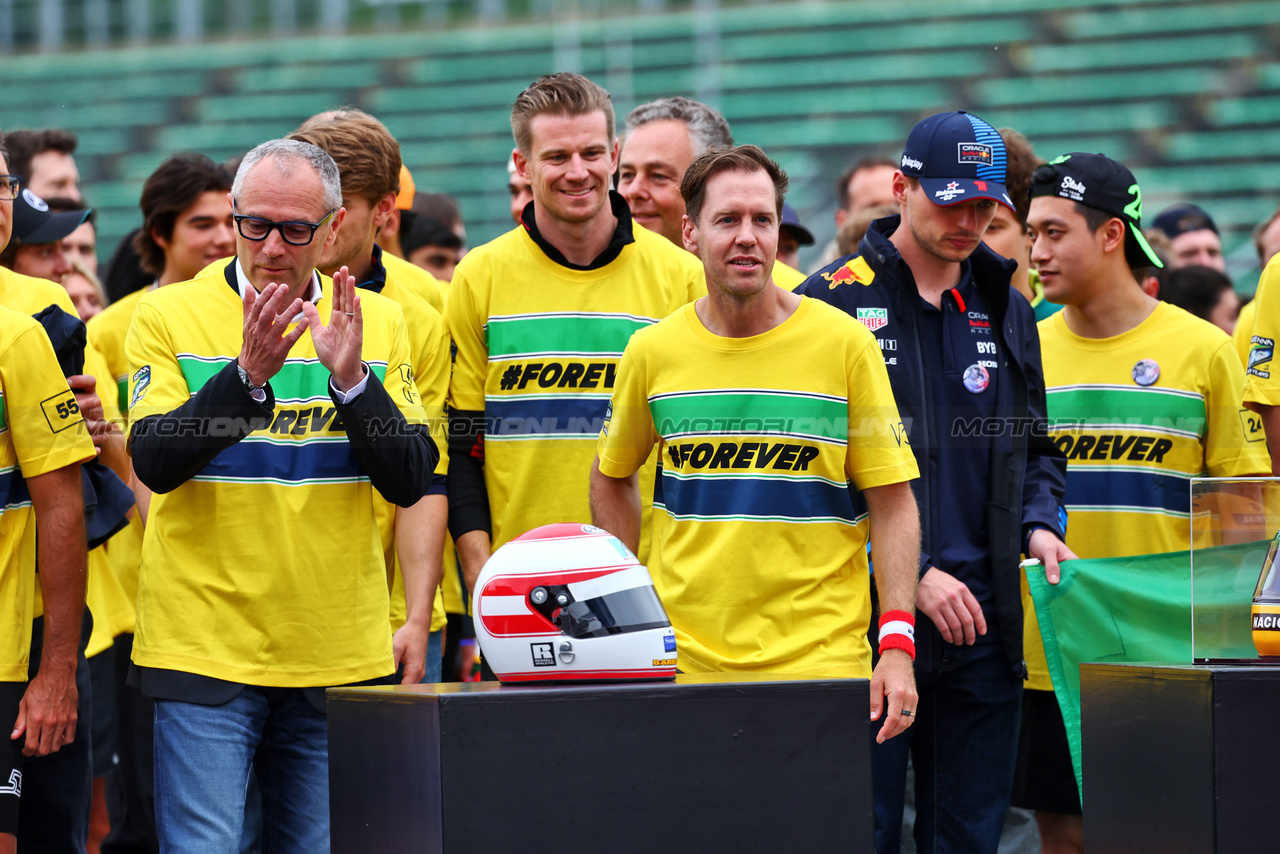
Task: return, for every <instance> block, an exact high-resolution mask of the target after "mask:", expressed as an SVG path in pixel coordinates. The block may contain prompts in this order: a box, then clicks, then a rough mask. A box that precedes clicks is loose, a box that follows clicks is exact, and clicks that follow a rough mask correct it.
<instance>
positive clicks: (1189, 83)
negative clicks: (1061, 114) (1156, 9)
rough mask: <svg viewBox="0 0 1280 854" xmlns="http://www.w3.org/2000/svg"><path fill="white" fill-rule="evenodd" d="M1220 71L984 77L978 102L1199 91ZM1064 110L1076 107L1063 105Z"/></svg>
mask: <svg viewBox="0 0 1280 854" xmlns="http://www.w3.org/2000/svg"><path fill="white" fill-rule="evenodd" d="M1216 79H1217V73H1216V72H1215V71H1213V70H1210V69H1206V68H1168V69H1161V70H1160V72H1159V73H1156V74H1153V73H1151V72H1149V71H1129V72H1117V73H1114V74H1054V75H1043V76H1041V75H1037V76H1033V77H1005V78H995V79H989V80H983V81H980V82H978V83H977V84H976V85H975V86H974V96H975V103H980V104H987V105H991V106H1013V105H1021V104H1039V103H1043V102H1044V101H1045V100H1046V99H1051V100H1052V102H1053V103H1054V104H1063V105H1066V104H1074V103H1077V102H1090V101H1128V100H1139V99H1146V98H1168V97H1176V96H1180V95H1198V94H1200V93H1203V92H1207V91H1211V90H1212V88H1213V85H1214V81H1215V80H1216ZM1063 109H1064V110H1067V111H1069V110H1071V109H1075V108H1074V107H1063Z"/></svg>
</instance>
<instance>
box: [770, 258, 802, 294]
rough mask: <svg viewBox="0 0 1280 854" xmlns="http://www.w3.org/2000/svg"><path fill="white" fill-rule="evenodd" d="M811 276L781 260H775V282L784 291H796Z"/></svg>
mask: <svg viewBox="0 0 1280 854" xmlns="http://www.w3.org/2000/svg"><path fill="white" fill-rule="evenodd" d="M807 278H809V277H808V276H806V275H805V274H804V273H801V272H800V271H799V270H797V269H796V268H795V267H788V266H787V265H786V264H783V263H782V262H781V261H774V262H773V283H774V284H775V285H777V286H778V287H780V288H782V289H783V290H784V291H794V290H795V289H796V288H798V287H800V286H801V285H802V284H804V280H805V279H807Z"/></svg>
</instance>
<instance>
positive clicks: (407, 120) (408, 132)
mask: <svg viewBox="0 0 1280 854" xmlns="http://www.w3.org/2000/svg"><path fill="white" fill-rule="evenodd" d="M384 124H386V126H387V129H388V130H390V131H391V133H392V134H393V135H394V136H395V138H396V139H398V140H400V141H401V142H402V143H404V142H410V141H417V140H428V139H458V138H460V137H476V136H483V135H485V134H493V135H501V136H502V137H503V138H504V139H506V140H507V142H508V143H509V142H510V141H511V110H510V109H509V108H502V109H485V110H469V111H467V112H462V111H458V112H441V113H418V114H414V113H396V114H393V115H388V116H385V117H384Z"/></svg>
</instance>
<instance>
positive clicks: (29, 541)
mask: <svg viewBox="0 0 1280 854" xmlns="http://www.w3.org/2000/svg"><path fill="white" fill-rule="evenodd" d="M94 456H95V453H94V450H93V442H92V441H91V440H90V438H89V433H88V431H87V430H85V429H84V420H83V418H81V417H80V415H79V410H78V408H77V407H76V405H75V395H74V394H72V392H71V389H70V388H68V387H67V381H66V378H65V377H63V376H62V371H61V369H60V368H59V367H58V360H57V358H56V357H55V356H54V354H53V347H52V346H51V345H50V344H49V338H48V336H47V335H45V332H44V329H43V328H42V327H41V326H40V324H39V323H37V322H36V321H35V320H33V319H32V318H31V317H29V316H27V315H25V314H22V313H19V312H17V311H13V310H10V309H8V308H4V307H0V682H25V681H26V680H27V662H28V658H29V655H30V652H31V621H32V620H33V619H35V617H36V614H35V593H36V520H35V513H34V512H33V510H32V506H31V495H30V493H29V492H28V490H27V478H32V477H37V476H39V475H42V474H47V473H49V472H51V471H55V470H57V469H60V468H64V467H66V466H69V465H74V464H76V463H81V462H84V461H86V460H91V459H93V458H94Z"/></svg>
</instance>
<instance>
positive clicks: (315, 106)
mask: <svg viewBox="0 0 1280 854" xmlns="http://www.w3.org/2000/svg"><path fill="white" fill-rule="evenodd" d="M346 102H347V99H346V98H345V97H343V94H342V93H341V92H338V91H334V90H323V91H318V92H292V93H272V94H266V93H261V94H253V95H247V94H240V95H214V96H211V97H208V98H205V99H203V100H202V101H200V102H199V106H198V113H199V117H200V118H202V119H203V120H204V121H206V122H246V121H252V120H254V119H258V120H263V119H276V120H279V121H286V120H288V119H290V118H293V119H296V120H297V121H294V124H295V125H296V124H298V123H299V121H301V120H302V119H306V118H308V117H310V116H313V115H315V114H316V113H318V112H320V111H322V110H332V109H333V108H335V107H340V106H342V105H343V104H345V103H346Z"/></svg>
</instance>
